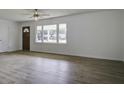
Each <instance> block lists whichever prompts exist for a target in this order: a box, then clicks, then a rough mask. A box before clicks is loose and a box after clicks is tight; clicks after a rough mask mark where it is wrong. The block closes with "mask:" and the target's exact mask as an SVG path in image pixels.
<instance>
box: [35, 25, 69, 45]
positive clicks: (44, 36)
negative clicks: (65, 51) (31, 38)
mask: <svg viewBox="0 0 124 93" xmlns="http://www.w3.org/2000/svg"><path fill="white" fill-rule="evenodd" d="M57 29H58V30H57ZM66 34H67V25H66V24H59V25H56V24H55V25H43V26H37V27H36V40H35V41H36V42H37V43H42V42H43V43H60V44H61V43H62V44H66V43H67V40H66V39H67V35H66Z"/></svg>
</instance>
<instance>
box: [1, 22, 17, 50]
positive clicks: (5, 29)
mask: <svg viewBox="0 0 124 93" xmlns="http://www.w3.org/2000/svg"><path fill="white" fill-rule="evenodd" d="M0 40H1V41H0V52H7V51H15V50H19V31H18V24H17V23H16V22H11V21H6V20H0Z"/></svg>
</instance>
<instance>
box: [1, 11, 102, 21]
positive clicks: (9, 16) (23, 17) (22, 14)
mask: <svg viewBox="0 0 124 93" xmlns="http://www.w3.org/2000/svg"><path fill="white" fill-rule="evenodd" d="M33 11H34V10H33V9H0V19H6V20H12V21H29V20H33V18H30V17H31V16H32V15H33ZM95 11H102V10H101V9H38V12H39V13H45V14H49V16H44V17H42V18H41V19H47V18H53V17H60V16H67V15H73V14H80V13H87V12H95Z"/></svg>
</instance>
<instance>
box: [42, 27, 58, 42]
mask: <svg viewBox="0 0 124 93" xmlns="http://www.w3.org/2000/svg"><path fill="white" fill-rule="evenodd" d="M43 42H46V43H47V42H49V43H56V42H57V26H56V25H45V26H43Z"/></svg>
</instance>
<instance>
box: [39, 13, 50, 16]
mask: <svg viewBox="0 0 124 93" xmlns="http://www.w3.org/2000/svg"><path fill="white" fill-rule="evenodd" d="M39 16H50V15H49V14H42V13H39Z"/></svg>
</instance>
